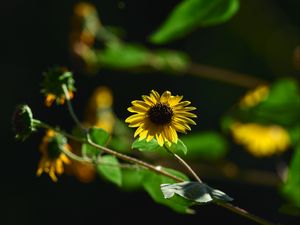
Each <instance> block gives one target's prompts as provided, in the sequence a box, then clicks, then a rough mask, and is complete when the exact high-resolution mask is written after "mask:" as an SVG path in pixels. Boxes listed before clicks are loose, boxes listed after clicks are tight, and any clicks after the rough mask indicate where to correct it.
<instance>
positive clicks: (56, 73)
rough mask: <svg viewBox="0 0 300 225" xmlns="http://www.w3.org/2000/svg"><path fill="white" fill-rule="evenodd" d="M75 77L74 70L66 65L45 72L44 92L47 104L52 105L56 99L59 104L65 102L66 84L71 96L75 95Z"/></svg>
mask: <svg viewBox="0 0 300 225" xmlns="http://www.w3.org/2000/svg"><path fill="white" fill-rule="evenodd" d="M74 82H75V81H74V79H73V74H72V72H70V71H68V70H67V69H66V68H64V67H55V68H53V69H50V70H48V71H47V72H45V73H44V81H43V84H42V86H43V89H42V93H44V95H45V97H46V98H45V104H46V106H48V107H50V106H51V105H52V103H53V102H54V101H56V103H57V104H64V102H65V99H66V96H65V92H64V90H63V88H62V86H63V85H65V86H66V88H67V91H68V94H69V98H70V99H71V98H73V96H74V94H73V93H74V91H75V87H74Z"/></svg>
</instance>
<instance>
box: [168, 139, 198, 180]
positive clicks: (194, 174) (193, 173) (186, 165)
mask: <svg viewBox="0 0 300 225" xmlns="http://www.w3.org/2000/svg"><path fill="white" fill-rule="evenodd" d="M164 148H165V149H166V150H167V152H169V153H170V154H171V155H173V156H174V158H175V159H177V161H178V162H179V163H180V164H181V165H183V166H184V167H185V168H186V169H187V170H188V171H189V172H190V174H191V175H192V176H193V177H194V178H195V179H196V180H197V181H198V182H199V183H202V180H201V179H200V177H199V176H198V175H197V174H196V173H195V171H194V170H193V169H192V168H191V167H190V166H189V164H187V162H186V161H184V160H183V159H182V158H181V157H180V156H179V155H177V154H175V153H174V152H172V151H171V150H170V149H169V148H168V147H167V146H165V145H164Z"/></svg>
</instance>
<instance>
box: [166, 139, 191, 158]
mask: <svg viewBox="0 0 300 225" xmlns="http://www.w3.org/2000/svg"><path fill="white" fill-rule="evenodd" d="M169 150H170V151H171V152H174V153H176V154H177V153H179V154H180V153H183V154H185V155H186V153H187V151H188V149H187V147H186V146H185V144H184V143H183V142H182V141H181V140H180V139H178V141H177V143H172V145H171V146H170V147H169Z"/></svg>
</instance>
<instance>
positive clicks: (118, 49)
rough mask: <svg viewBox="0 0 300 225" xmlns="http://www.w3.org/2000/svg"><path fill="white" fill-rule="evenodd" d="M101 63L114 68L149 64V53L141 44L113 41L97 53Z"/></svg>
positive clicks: (129, 67)
mask: <svg viewBox="0 0 300 225" xmlns="http://www.w3.org/2000/svg"><path fill="white" fill-rule="evenodd" d="M97 56H98V59H99V61H100V63H101V64H103V65H104V66H105V67H108V68H113V69H131V68H136V67H140V66H144V65H146V64H147V61H148V57H149V53H148V51H147V49H145V48H144V47H142V46H139V45H132V44H126V45H125V44H120V43H111V44H110V45H109V46H108V47H107V48H106V49H104V50H103V51H100V52H99V54H98V55H97Z"/></svg>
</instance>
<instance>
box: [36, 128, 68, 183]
mask: <svg viewBox="0 0 300 225" xmlns="http://www.w3.org/2000/svg"><path fill="white" fill-rule="evenodd" d="M61 148H64V149H66V150H68V151H70V150H71V147H70V146H69V145H68V144H67V140H66V138H65V137H63V136H62V135H60V134H57V133H55V132H54V131H52V130H49V131H48V132H47V133H46V136H44V138H43V141H42V143H41V145H40V152H41V153H42V158H41V160H40V162H39V166H38V169H37V172H36V174H37V176H40V175H41V174H42V173H43V172H45V173H48V174H49V176H50V178H51V179H52V181H54V182H56V181H57V176H56V174H58V175H61V174H62V173H63V172H64V164H70V163H71V161H70V159H69V158H68V157H67V156H66V155H65V154H64V153H62V152H61V150H60V149H61Z"/></svg>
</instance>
